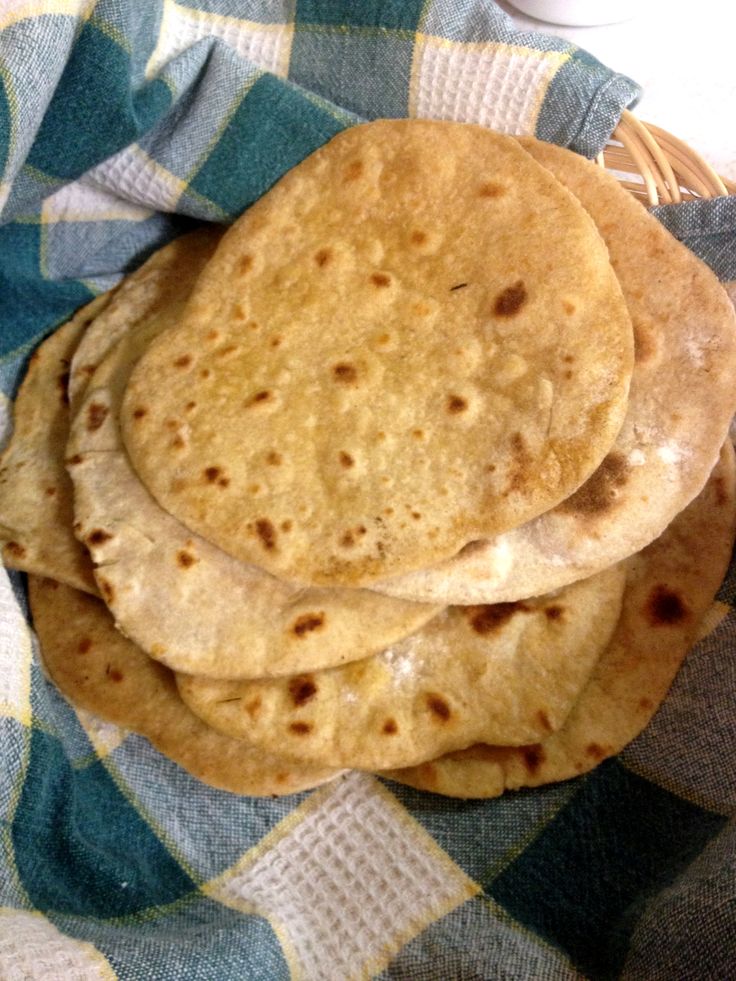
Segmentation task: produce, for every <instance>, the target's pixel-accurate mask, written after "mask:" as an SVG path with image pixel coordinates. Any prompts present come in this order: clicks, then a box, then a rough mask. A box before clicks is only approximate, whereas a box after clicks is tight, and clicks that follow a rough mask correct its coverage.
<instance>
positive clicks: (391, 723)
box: [381, 719, 399, 736]
mask: <svg viewBox="0 0 736 981" xmlns="http://www.w3.org/2000/svg"><path fill="white" fill-rule="evenodd" d="M398 731H399V727H398V726H397V724H396V719H386V721H385V722H384V723H383V726H382V728H381V732H382V733H384V734H385V735H386V736H395V735H396V733H397V732H398Z"/></svg>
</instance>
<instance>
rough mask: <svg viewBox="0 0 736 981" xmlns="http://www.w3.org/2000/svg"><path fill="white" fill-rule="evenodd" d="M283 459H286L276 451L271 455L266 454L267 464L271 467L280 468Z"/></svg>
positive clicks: (271, 452) (270, 453) (272, 451)
mask: <svg viewBox="0 0 736 981" xmlns="http://www.w3.org/2000/svg"><path fill="white" fill-rule="evenodd" d="M283 459H284V458H283V457H282V456H281V454H280V453H277V452H276V450H271V451H270V452H269V453H267V454H266V463H267V464H268V465H269V466H270V467H278V466H279V464H280V463H281V462H282V461H283Z"/></svg>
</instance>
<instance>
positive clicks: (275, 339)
mask: <svg viewBox="0 0 736 981" xmlns="http://www.w3.org/2000/svg"><path fill="white" fill-rule="evenodd" d="M282 341H283V337H281V336H280V335H278V336H276V337H273V338H272V339H271V347H281V342H282Z"/></svg>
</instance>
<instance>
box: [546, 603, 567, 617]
mask: <svg viewBox="0 0 736 981" xmlns="http://www.w3.org/2000/svg"><path fill="white" fill-rule="evenodd" d="M564 612H565V608H564V607H563V606H558V605H557V604H556V603H555V604H553V605H552V606H545V608H544V615H545V616H546V617H547V619H548V620H551V621H556V620H560V619H561V618H562V615H563V614H564Z"/></svg>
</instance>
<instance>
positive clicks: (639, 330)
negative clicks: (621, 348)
mask: <svg viewBox="0 0 736 981" xmlns="http://www.w3.org/2000/svg"><path fill="white" fill-rule="evenodd" d="M633 326H634V361H635V362H636V363H637V364H642V363H643V362H645V361H650V360H651V359H652V358H653V357H655V355H656V354H657V347H658V346H657V335H656V332H655V329H654V328H653V327H652V325H651V324H648V323H643V322H642V321H640V320H637V319H636V318H634V320H633Z"/></svg>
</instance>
